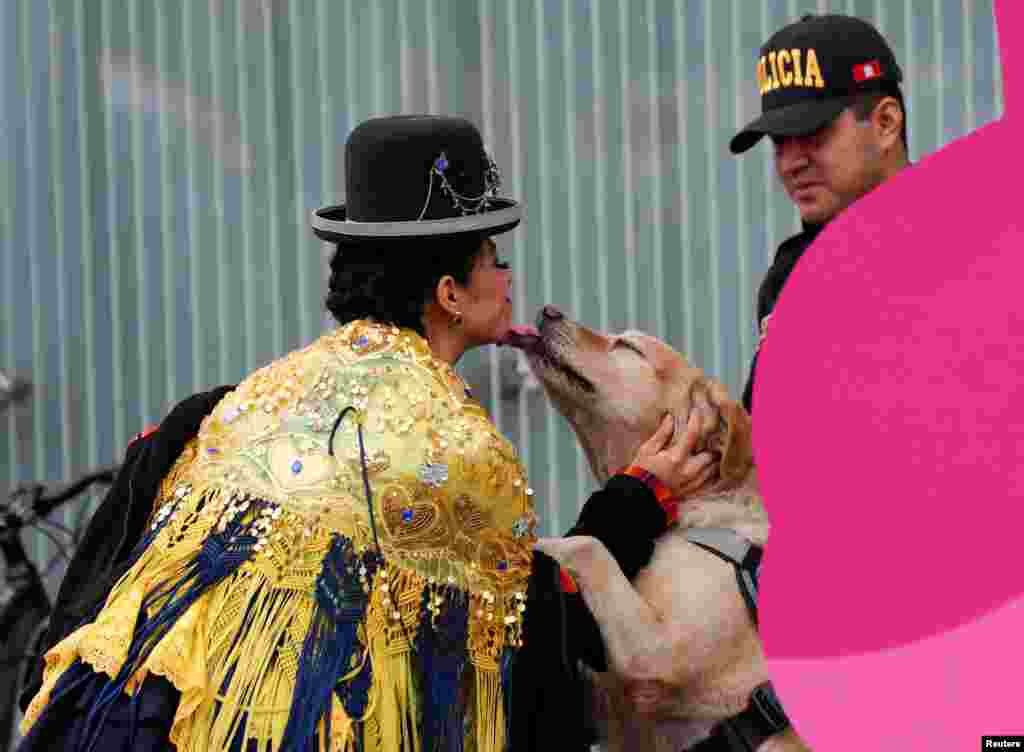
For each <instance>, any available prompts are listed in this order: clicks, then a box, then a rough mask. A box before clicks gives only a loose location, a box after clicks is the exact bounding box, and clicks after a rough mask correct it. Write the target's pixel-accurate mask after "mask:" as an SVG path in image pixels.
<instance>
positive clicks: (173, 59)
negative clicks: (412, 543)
mask: <svg viewBox="0 0 1024 752" xmlns="http://www.w3.org/2000/svg"><path fill="white" fill-rule="evenodd" d="M814 10H818V11H823V10H839V11H843V12H848V13H855V14H859V15H862V16H865V17H867V18H870V19H873V20H874V21H875V22H876V23H877V24H878V25H879V27H880V28H881V29H882V30H883V31H884V32H885V33H886V35H887V36H888V37H889V38H890V39H891V40H892V42H893V44H894V46H895V48H896V52H897V56H898V58H899V59H900V60H901V62H902V63H903V64H904V66H905V69H906V74H907V79H908V81H907V86H906V90H907V93H908V101H909V124H910V136H911V147H912V151H913V154H914V156H915V157H918V156H920V155H923V154H925V153H927V152H931V151H933V150H935V149H936V148H938V147H940V146H941V145H943V144H946V143H948V142H949V141H951V140H953V139H955V138H957V137H959V136H961V135H964V134H966V133H967V132H969V131H971V130H973V129H974V128H976V127H977V126H979V125H981V124H983V123H986V122H989V121H991V120H993V119H995V118H997V117H998V116H999V115H1000V113H1001V106H1002V105H1001V82H1000V78H999V66H998V61H997V57H998V55H997V45H996V37H995V31H994V21H993V13H992V7H991V3H990V2H981V1H979V2H972V1H971V0H904V1H902V2H897V1H895V0H885V2H882V1H881V0H878V1H873V0H867V1H864V0H855V1H847V2H821V1H819V2H809V1H807V0H800V1H799V2H795V1H792V0H791V1H789V2H786V1H785V0H770V1H768V2H750V1H749V0H714V1H713V2H712V0H702V1H698V0H688V1H684V0H675V2H672V1H671V0H628V1H627V0H608V1H607V2H605V1H604V0H591V2H569V1H568V0H516V1H515V2H512V1H511V0H374V1H373V2H369V1H365V2H364V1H363V0H344V1H343V0H337V1H336V0H302V1H301V2H300V1H299V0H295V1H294V2H290V3H288V2H283V0H280V1H279V0H262V1H260V0H209V1H208V2H206V1H200V0H187V1H186V2H182V3H179V2H160V3H150V2H141V1H139V0H122V1H116V0H88V2H87V1H86V0H49V1H48V2H46V1H45V0H5V2H4V3H3V4H2V5H0V48H2V50H3V52H2V55H3V57H2V61H3V65H2V69H0V103H2V106H3V118H2V123H0V127H2V129H3V130H2V133H0V149H2V150H3V151H2V155H0V156H2V165H3V166H2V168H0V169H2V172H0V191H2V195H0V369H2V370H4V371H6V372H8V373H17V374H20V375H23V376H26V377H28V378H31V379H32V381H33V382H34V383H35V388H36V391H35V399H34V401H33V402H32V403H31V405H29V406H25V407H21V408H18V409H17V410H14V411H11V412H10V413H9V414H7V415H4V416H2V417H0V489H6V488H7V487H9V486H11V485H13V484H15V483H17V482H19V481H25V480H47V481H57V480H60V479H65V478H69V477H71V476H74V475H75V474H77V473H79V472H80V471H83V470H85V469H87V468H90V467H92V466H95V465H97V464H100V463H105V462H109V461H113V460H116V459H117V458H118V457H119V455H120V453H121V452H122V451H123V448H124V446H125V444H126V442H127V441H128V439H129V438H130V437H131V436H132V434H134V433H135V432H136V431H138V430H140V429H141V428H142V427H143V426H144V425H145V424H148V423H152V422H154V421H156V420H158V419H159V418H160V417H161V416H162V415H163V414H164V413H165V412H166V411H167V409H168V408H169V407H170V406H171V405H172V404H173V403H175V402H176V401H178V400H180V399H182V398H183V397H185V396H187V395H188V394H189V393H191V392H192V391H194V390H197V389H202V388H207V387H210V386H213V385H216V384H221V383H229V382H235V381H236V380H238V379H240V378H241V377H242V376H243V375H244V374H245V373H247V372H248V371H250V370H252V369H253V368H255V367H257V366H259V365H261V364H263V363H266V362H267V361H269V360H271V359H272V358H274V357H275V356H277V355H280V354H282V353H284V352H286V351H287V350H289V349H291V348H294V347H296V346H298V345H301V344H304V343H306V342H308V341H310V340H311V339H313V338H314V337H315V336H316V335H317V333H318V332H319V331H320V330H321V328H322V327H323V326H324V325H325V323H326V320H325V318H324V315H323V310H322V302H321V300H322V288H323V278H324V274H323V273H324V247H323V246H322V244H320V243H318V241H316V239H315V238H314V237H313V236H312V234H311V233H310V232H309V230H308V223H307V217H308V213H309V211H310V210H311V209H313V208H315V207H316V206H319V205H322V204H325V203H328V202H332V201H340V200H342V199H343V196H342V195H341V186H342V183H343V181H342V177H341V176H342V164H341V163H340V161H339V159H340V154H341V150H340V147H341V145H342V144H343V143H344V140H345V138H346V136H347V134H348V132H349V131H350V130H351V128H352V127H353V126H354V125H355V124H356V123H358V122H359V121H361V120H362V119H364V118H366V117H369V116H371V115H379V114H389V113H398V112H417V111H432V112H445V113H460V114H463V115H466V116H468V117H470V118H471V119H473V120H474V121H476V122H477V123H479V124H480V126H481V128H482V130H483V132H484V136H485V139H486V141H487V143H488V144H489V146H490V148H491V150H492V152H493V153H494V154H495V157H496V159H497V162H498V164H499V166H500V167H501V168H502V170H503V172H504V175H505V177H506V188H507V191H508V193H510V194H511V195H513V196H516V197H519V198H522V199H524V200H525V201H526V204H527V211H528V217H527V221H526V222H525V223H524V225H523V226H522V227H521V228H520V229H519V230H517V231H516V232H515V233H512V234H510V235H508V236H504V237H503V238H502V241H501V242H502V243H503V244H504V245H505V247H506V250H507V252H508V253H509V255H511V257H512V259H513V261H514V267H515V269H516V270H517V272H518V274H517V284H516V288H515V289H516V294H517V295H516V297H517V299H516V303H517V305H518V308H519V311H520V320H529V319H530V318H532V315H533V312H534V311H536V309H537V308H538V307H539V306H540V305H541V304H543V303H545V302H557V303H559V304H561V305H562V306H563V307H564V308H566V309H567V310H569V311H570V312H572V313H574V314H575V315H576V316H577V317H579V318H581V319H582V320H584V321H586V322H589V323H592V324H595V325H597V326H599V327H603V328H612V329H619V328H624V327H637V328H641V329H645V330H647V331H649V332H651V333H653V334H656V335H659V336H661V337H664V338H666V339H668V340H669V341H670V342H671V343H672V344H674V345H675V346H676V347H677V348H678V349H680V350H682V351H684V352H686V353H687V354H688V355H689V356H690V357H691V358H693V359H694V360H695V361H696V362H698V363H700V364H701V365H703V366H704V367H705V369H706V370H707V371H709V372H710V373H711V374H713V375H714V376H716V377H718V378H719V379H721V380H723V381H725V382H726V383H727V384H728V385H729V386H730V388H731V389H732V390H733V391H734V392H736V391H738V390H739V389H740V387H741V386H742V382H743V378H744V374H745V369H746V364H747V362H748V359H749V357H750V355H751V353H752V351H753V347H754V341H755V330H754V323H753V318H754V316H753V308H754V293H755V290H756V286H757V282H758V281H759V279H760V277H761V275H762V274H763V272H764V271H765V269H766V268H767V266H768V264H769V261H770V258H771V255H772V253H773V251H774V248H775V246H776V245H777V244H778V243H779V242H780V241H781V240H783V239H784V238H785V237H786V236H787V235H788V234H790V233H791V232H792V231H794V229H795V228H796V226H797V217H796V214H795V211H794V210H793V209H792V207H791V206H790V205H789V204H788V202H787V201H786V199H785V198H784V196H783V195H782V193H781V191H780V190H778V189H777V188H776V186H775V183H774V178H773V172H772V169H771V163H770V157H769V149H768V147H766V146H762V147H760V148H759V149H758V150H756V151H755V152H754V153H752V154H750V155H747V156H746V157H744V158H742V159H736V158H733V157H732V156H730V155H729V154H728V151H727V143H728V140H729V138H730V137H731V136H732V134H733V133H734V132H735V130H736V129H737V128H738V127H739V126H740V125H742V124H743V123H745V122H746V121H747V120H748V119H750V118H751V117H752V116H753V115H754V114H755V113H756V112H757V110H758V107H759V102H758V98H757V93H756V86H755V76H754V61H755V58H756V53H757V49H758V47H759V45H760V44H761V43H762V42H763V41H764V39H766V38H767V37H768V35H769V34H770V33H771V32H772V31H773V30H774V29H775V28H777V27H779V26H781V25H783V24H784V23H786V22H788V21H790V20H793V19H795V18H796V17H798V16H799V15H800V14H801V13H803V12H806V11H814ZM826 335H827V333H826ZM461 370H462V371H463V372H464V374H465V375H466V376H467V377H468V378H469V379H470V380H471V381H472V382H474V383H475V384H476V385H477V386H478V387H479V388H480V390H481V392H482V394H483V396H484V399H485V400H486V401H487V403H488V404H489V405H490V406H491V408H492V412H493V414H494V415H495V418H496V420H497V421H498V422H499V425H500V427H501V429H502V430H503V431H505V432H506V433H507V434H508V435H509V436H510V437H512V439H513V440H514V441H515V442H516V443H517V444H518V445H519V446H520V447H521V449H522V450H523V452H524V455H525V458H526V462H527V465H528V468H529V472H530V475H531V478H532V481H533V484H534V486H535V487H536V488H537V489H538V494H537V498H538V500H539V503H540V505H541V511H542V513H543V516H544V519H545V527H546V529H547V530H551V531H553V530H560V529H563V528H564V527H565V526H566V525H567V524H568V523H569V522H570V521H571V518H572V517H573V515H574V514H575V511H576V509H577V508H578V506H579V504H580V503H581V502H582V500H583V499H584V498H585V496H586V494H587V492H588V491H589V489H590V488H591V481H590V478H589V472H588V470H587V468H586V467H585V465H584V462H583V460H582V457H581V455H580V452H579V451H578V450H577V448H576V445H575V442H574V440H573V438H572V436H571V434H570V432H569V431H568V429H567V428H566V427H565V426H564V425H563V422H562V421H561V419H560V418H559V417H558V416H557V415H556V414H555V413H553V411H552V410H550V409H549V408H548V407H547V405H546V404H545V403H544V400H543V398H542V396H541V395H540V393H539V392H538V391H537V390H536V389H532V388H531V387H530V384H529V380H526V381H525V382H522V380H519V379H518V377H517V375H516V372H517V364H516V362H515V359H514V357H513V356H512V354H511V353H504V352H498V351H497V350H494V351H492V352H486V353H477V354H472V355H470V356H467V358H466V359H465V361H464V363H463V364H462V366H461ZM40 545H42V544H40ZM40 551H42V549H40Z"/></svg>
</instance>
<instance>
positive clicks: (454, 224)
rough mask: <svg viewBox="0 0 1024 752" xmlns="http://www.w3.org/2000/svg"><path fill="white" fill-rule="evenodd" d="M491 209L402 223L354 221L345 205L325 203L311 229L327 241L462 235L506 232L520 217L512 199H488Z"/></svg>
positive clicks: (517, 207)
mask: <svg viewBox="0 0 1024 752" xmlns="http://www.w3.org/2000/svg"><path fill="white" fill-rule="evenodd" d="M491 206H492V208H490V209H488V210H487V211H484V212H481V213H479V214H467V215H466V216H462V217H449V218H447V219H427V220H421V221H406V222H355V221H353V220H350V219H348V216H347V213H346V211H345V206H344V205H343V204H342V205H339V206H325V207H322V208H320V209H317V210H316V211H315V212H313V218H312V224H313V232H314V233H315V234H316V236H317V237H318V238H320V239H321V240H326V241H327V242H329V243H337V242H341V241H345V242H356V243H359V242H369V241H372V240H388V239H390V240H395V239H413V238H427V237H437V236H440V235H462V234H464V233H476V234H485V235H498V234H500V233H503V232H508V231H509V230H511V229H512V228H513V227H515V226H516V225H518V224H519V222H520V221H521V220H522V218H523V208H522V205H521V204H519V203H518V202H516V201H513V200H512V199H507V198H494V199H491Z"/></svg>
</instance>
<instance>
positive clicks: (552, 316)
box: [540, 305, 565, 321]
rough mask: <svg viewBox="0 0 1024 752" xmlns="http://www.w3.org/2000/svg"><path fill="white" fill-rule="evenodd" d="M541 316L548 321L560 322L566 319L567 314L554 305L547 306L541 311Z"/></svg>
mask: <svg viewBox="0 0 1024 752" xmlns="http://www.w3.org/2000/svg"><path fill="white" fill-rule="evenodd" d="M540 315H541V316H542V317H543V318H545V319H547V320H548V321H558V320H559V319H564V318H565V314H564V313H562V312H561V311H559V310H558V309H557V308H555V306H553V305H546V306H544V307H543V308H542V309H541V310H540Z"/></svg>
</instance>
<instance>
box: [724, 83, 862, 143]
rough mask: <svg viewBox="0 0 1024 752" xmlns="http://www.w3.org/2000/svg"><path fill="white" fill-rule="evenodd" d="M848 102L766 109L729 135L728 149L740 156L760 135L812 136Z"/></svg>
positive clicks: (844, 99) (816, 102)
mask: <svg viewBox="0 0 1024 752" xmlns="http://www.w3.org/2000/svg"><path fill="white" fill-rule="evenodd" d="M849 103H850V100H849V97H833V98H831V99H816V100H814V101H811V102H798V103H796V104H791V105H787V106H786V107H779V108H778V109H774V110H769V111H768V112H766V113H764V114H763V115H761V117H759V118H758V119H757V120H755V121H753V122H752V123H750V124H749V125H748V126H747V127H746V128H744V129H743V130H741V131H740V132H739V133H737V134H736V135H735V136H733V139H732V141H731V142H729V150H730V151H731V152H732V153H733V154H742V153H743V152H745V151H747V149H750V148H751V147H752V146H754V145H755V144H756V143H757V142H758V141H760V140H761V138H762V137H764V136H803V135H806V134H808V133H814V132H815V131H816V130H819V129H821V128H823V127H824V126H826V125H828V124H829V123H831V122H832V121H833V120H835V119H836V118H837V117H838V116H839V114H840V113H841V112H842V111H843V110H844V109H846V107H847V105H849Z"/></svg>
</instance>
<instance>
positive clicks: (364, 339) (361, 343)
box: [356, 334, 370, 347]
mask: <svg viewBox="0 0 1024 752" xmlns="http://www.w3.org/2000/svg"><path fill="white" fill-rule="evenodd" d="M356 344H357V345H359V346H360V347H366V346H367V345H368V344H370V338H369V337H367V336H366V335H365V334H364V335H363V336H362V337H360V338H359V339H357V340H356Z"/></svg>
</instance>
